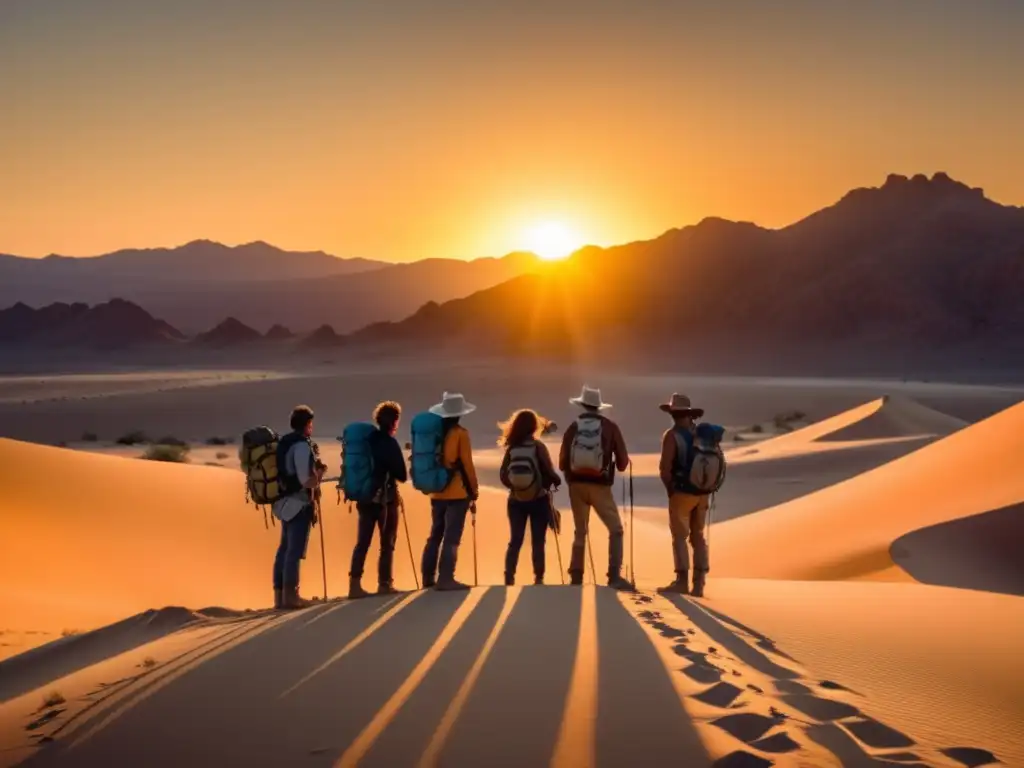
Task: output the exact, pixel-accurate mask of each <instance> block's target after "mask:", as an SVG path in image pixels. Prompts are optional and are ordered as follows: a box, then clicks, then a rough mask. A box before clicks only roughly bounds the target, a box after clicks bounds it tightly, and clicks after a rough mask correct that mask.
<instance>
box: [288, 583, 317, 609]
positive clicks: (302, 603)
mask: <svg viewBox="0 0 1024 768" xmlns="http://www.w3.org/2000/svg"><path fill="white" fill-rule="evenodd" d="M311 605H313V601H312V600H307V599H306V598H304V597H299V588H298V587H285V589H284V595H283V596H282V600H281V607H282V608H284V609H285V610H288V611H295V610H299V609H300V608H309V606H311Z"/></svg>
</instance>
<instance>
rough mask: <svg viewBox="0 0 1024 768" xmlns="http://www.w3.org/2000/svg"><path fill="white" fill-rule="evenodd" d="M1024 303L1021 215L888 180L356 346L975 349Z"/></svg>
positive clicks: (1005, 331) (921, 181) (584, 264)
mask: <svg viewBox="0 0 1024 768" xmlns="http://www.w3.org/2000/svg"><path fill="white" fill-rule="evenodd" d="M1022 293H1024V208H1017V207H1012V206H1003V205H999V204H997V203H995V202H993V201H991V200H989V199H987V198H986V197H985V196H984V193H983V191H982V190H980V189H973V188H971V187H968V186H966V185H964V184H961V183H959V182H957V181H954V180H952V179H950V178H949V177H948V176H947V175H946V174H944V173H937V174H935V175H934V176H933V177H932V178H931V179H928V178H927V177H924V176H915V177H913V178H906V177H903V176H896V175H893V176H890V177H889V178H888V179H887V181H886V182H885V184H884V185H883V186H881V187H877V188H868V189H857V190H853V191H852V192H850V193H849V194H847V195H846V196H845V197H844V198H843V199H842V200H840V201H839V202H837V203H836V204H835V205H833V206H830V207H828V208H825V209H824V210H821V211H818V212H817V213H815V214H813V215H812V216H809V217H807V218H806V219H804V220H802V221H799V222H797V223H795V224H793V225H791V226H788V227H785V228H783V229H778V230H769V229H764V228H761V227H758V226H755V225H753V224H749V223H737V222H730V221H725V220H723V219H715V218H710V219H705V220H704V221H702V222H701V223H699V224H697V225H695V226H691V227H686V228H683V229H676V230H671V231H669V232H666V233H665V234H664V235H662V236H661V237H659V238H657V239H655V240H651V241H646V242H637V243H631V244H628V245H622V246H618V247H614V248H607V249H602V248H595V247H590V248H586V249H583V250H581V251H579V252H577V253H576V254H574V255H573V256H572V257H571V258H570V259H568V260H566V261H565V262H563V263H559V264H556V265H553V266H552V267H551V268H550V269H548V270H547V271H545V272H544V273H542V274H538V275H527V276H523V277H520V278H517V279H514V280H511V281H508V282H506V283H503V284H501V285H498V286H495V287H493V288H489V289H487V290H484V291H480V292H478V293H476V294H473V295H471V296H469V297H467V298H464V299H460V300H455V301H450V302H447V303H443V304H440V305H438V304H437V303H428V304H426V305H424V306H423V307H421V308H420V310H418V311H417V312H416V313H415V314H413V315H412V316H411V317H409V318H407V319H406V320H404V321H401V322H397V323H383V324H376V325H373V326H370V327H367V328H365V329H363V330H362V331H360V332H357V333H355V334H353V335H352V340H353V341H355V342H358V343H363V344H365V343H381V342H387V343H389V344H399V345H405V344H417V343H420V342H422V341H423V340H428V339H429V340H437V339H446V340H449V341H450V340H452V339H461V340H462V341H460V343H463V344H465V342H469V343H470V344H474V343H475V344H478V345H481V346H482V347H483V348H486V349H490V350H493V351H499V350H502V351H518V352H527V351H538V352H539V351H548V352H554V353H559V354H569V353H570V352H571V351H572V350H574V349H576V350H578V349H581V348H588V349H590V350H591V351H594V350H596V349H599V348H604V347H609V346H624V345H625V346H636V345H637V344H638V343H641V344H642V346H645V347H650V348H652V349H654V350H657V349H663V350H667V349H678V348H680V347H683V348H686V347H688V348H690V349H694V350H696V349H703V348H705V347H709V346H716V345H717V346H718V347H721V346H722V343H723V342H725V341H727V340H746V341H749V342H752V343H755V344H765V343H770V344H773V345H775V344H777V345H789V346H799V345H802V344H807V343H818V344H826V345H832V346H841V344H842V343H846V342H850V343H853V342H856V343H857V344H860V345H867V346H868V347H869V348H870V345H871V344H877V345H880V347H879V349H884V348H886V347H887V346H893V345H903V346H909V347H921V346H927V345H953V344H961V345H970V344H974V343H989V342H1005V341H1006V340H1008V339H1012V338H1018V339H1019V338H1024V302H1021V301H1020V298H1019V297H1020V295H1021V294H1022ZM1021 349H1022V350H1024V347H1021ZM1018 354H1019V355H1020V356H1022V357H1024V351H1022V352H1020V353H1018ZM1018 362H1021V361H1018Z"/></svg>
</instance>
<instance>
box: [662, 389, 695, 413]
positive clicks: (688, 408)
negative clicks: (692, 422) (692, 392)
mask: <svg viewBox="0 0 1024 768" xmlns="http://www.w3.org/2000/svg"><path fill="white" fill-rule="evenodd" d="M658 407H659V408H661V410H663V411H664V412H665V413H685V414H687V415H689V416H694V417H696V418H700V417H701V416H703V415H704V409H703V408H694V407H693V405H692V404H691V403H690V398H688V397H687V396H686V395H680V394H679V393H678V392H673V393H672V397H671V398H670V399H669V401H668V402H667V403H662V404H661V405H659V406H658Z"/></svg>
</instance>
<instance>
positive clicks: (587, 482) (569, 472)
mask: <svg viewBox="0 0 1024 768" xmlns="http://www.w3.org/2000/svg"><path fill="white" fill-rule="evenodd" d="M569 402H570V403H572V404H573V405H578V406H580V407H581V408H582V409H583V412H582V413H581V414H580V416H579V417H578V418H577V419H576V421H575V422H573V423H572V424H570V425H569V427H568V428H567V429H566V430H565V435H564V436H563V438H562V449H561V451H560V452H559V457H558V468H559V469H560V470H562V473H563V474H564V475H565V481H566V483H567V484H568V486H569V503H570V504H571V506H572V517H573V523H574V525H575V529H576V530H575V535H574V537H573V542H572V556H571V557H570V559H569V578H570V582H571V583H572V584H582V583H583V558H584V555H585V554H586V547H587V533H588V530H589V525H590V510H591V509H593V510H594V512H596V513H597V516H598V518H600V520H601V522H602V523H604V525H605V527H606V528H607V529H608V586H610V587H613V588H614V589H627V590H631V589H632V588H633V585H632V584H630V583H629V582H628V581H626V580H625V579H624V578H622V575H621V572H622V554H623V553H622V545H623V527H622V518H621V517H620V516H619V509H618V507H617V506H616V504H615V494H614V493H613V492H612V486H613V485H614V483H615V470H616V469H618V471H619V472H625V471H626V469H627V468H628V467H629V453H628V451H627V450H626V441H625V440H624V439H623V437H622V431H621V430H620V429H619V426H618V425H617V424H616V423H615V422H614V421H612V420H611V419H609V418H608V417H607V416H604V415H603V414H602V413H601V411H603V410H605V409H607V408H611V405H609V404H608V403H605V402H604V401H603V400H602V399H601V390H599V389H592V388H590V387H587V386H584V387H583V391H582V393H581V394H580V396H579V397H572V398H569Z"/></svg>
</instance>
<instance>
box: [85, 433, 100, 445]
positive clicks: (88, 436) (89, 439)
mask: <svg viewBox="0 0 1024 768" xmlns="http://www.w3.org/2000/svg"><path fill="white" fill-rule="evenodd" d="M99 439H100V437H99V435H97V434H96V433H95V432H83V433H82V442H83V443H95V442H96V441H98V440H99Z"/></svg>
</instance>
